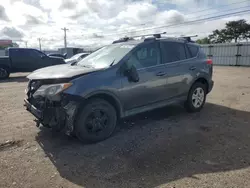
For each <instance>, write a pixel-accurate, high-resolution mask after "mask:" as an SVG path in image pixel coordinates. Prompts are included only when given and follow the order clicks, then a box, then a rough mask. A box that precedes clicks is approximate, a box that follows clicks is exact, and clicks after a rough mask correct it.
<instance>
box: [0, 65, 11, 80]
mask: <svg viewBox="0 0 250 188" xmlns="http://www.w3.org/2000/svg"><path fill="white" fill-rule="evenodd" d="M9 75H10V73H9V71H8V69H7V68H4V67H0V80H1V79H6V78H8V77H9Z"/></svg>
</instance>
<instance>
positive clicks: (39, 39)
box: [38, 38, 42, 51]
mask: <svg viewBox="0 0 250 188" xmlns="http://www.w3.org/2000/svg"><path fill="white" fill-rule="evenodd" d="M38 42H39V48H40V51H42V45H41V38H38Z"/></svg>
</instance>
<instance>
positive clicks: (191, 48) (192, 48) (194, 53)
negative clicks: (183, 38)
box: [187, 44, 199, 57]
mask: <svg viewBox="0 0 250 188" xmlns="http://www.w3.org/2000/svg"><path fill="white" fill-rule="evenodd" d="M187 46H188V50H189V53H190V55H191V57H196V56H197V54H198V51H199V47H198V46H194V45H191V44H188V45H187Z"/></svg>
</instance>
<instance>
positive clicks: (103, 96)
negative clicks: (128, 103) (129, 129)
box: [84, 91, 123, 118]
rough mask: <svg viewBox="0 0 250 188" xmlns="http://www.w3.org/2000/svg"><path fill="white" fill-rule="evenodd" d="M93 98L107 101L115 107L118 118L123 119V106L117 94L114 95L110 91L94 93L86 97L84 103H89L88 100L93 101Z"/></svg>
mask: <svg viewBox="0 0 250 188" xmlns="http://www.w3.org/2000/svg"><path fill="white" fill-rule="evenodd" d="M93 98H99V99H104V100H106V101H107V102H109V103H110V104H111V105H112V106H114V108H115V110H116V112H117V117H118V118H120V117H123V108H122V104H121V102H120V100H119V99H118V97H117V96H116V95H115V94H113V93H111V92H109V91H99V92H92V93H90V94H88V95H87V96H85V97H84V101H85V102H87V101H88V100H90V99H93Z"/></svg>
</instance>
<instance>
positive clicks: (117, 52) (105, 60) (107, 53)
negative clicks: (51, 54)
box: [77, 44, 134, 68]
mask: <svg viewBox="0 0 250 188" xmlns="http://www.w3.org/2000/svg"><path fill="white" fill-rule="evenodd" d="M133 48H134V45H130V44H129V45H128V44H117V45H114V44H113V45H108V46H105V47H102V48H101V49H99V50H97V51H95V52H93V53H91V54H90V55H88V56H87V57H85V58H84V59H82V60H81V61H79V62H78V63H77V65H79V66H86V67H93V68H106V67H109V66H110V65H111V64H112V65H114V64H116V63H118V62H119V61H120V60H121V59H122V58H123V57H124V56H125V55H126V54H127V53H128V52H129V51H130V50H132V49H133Z"/></svg>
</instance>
